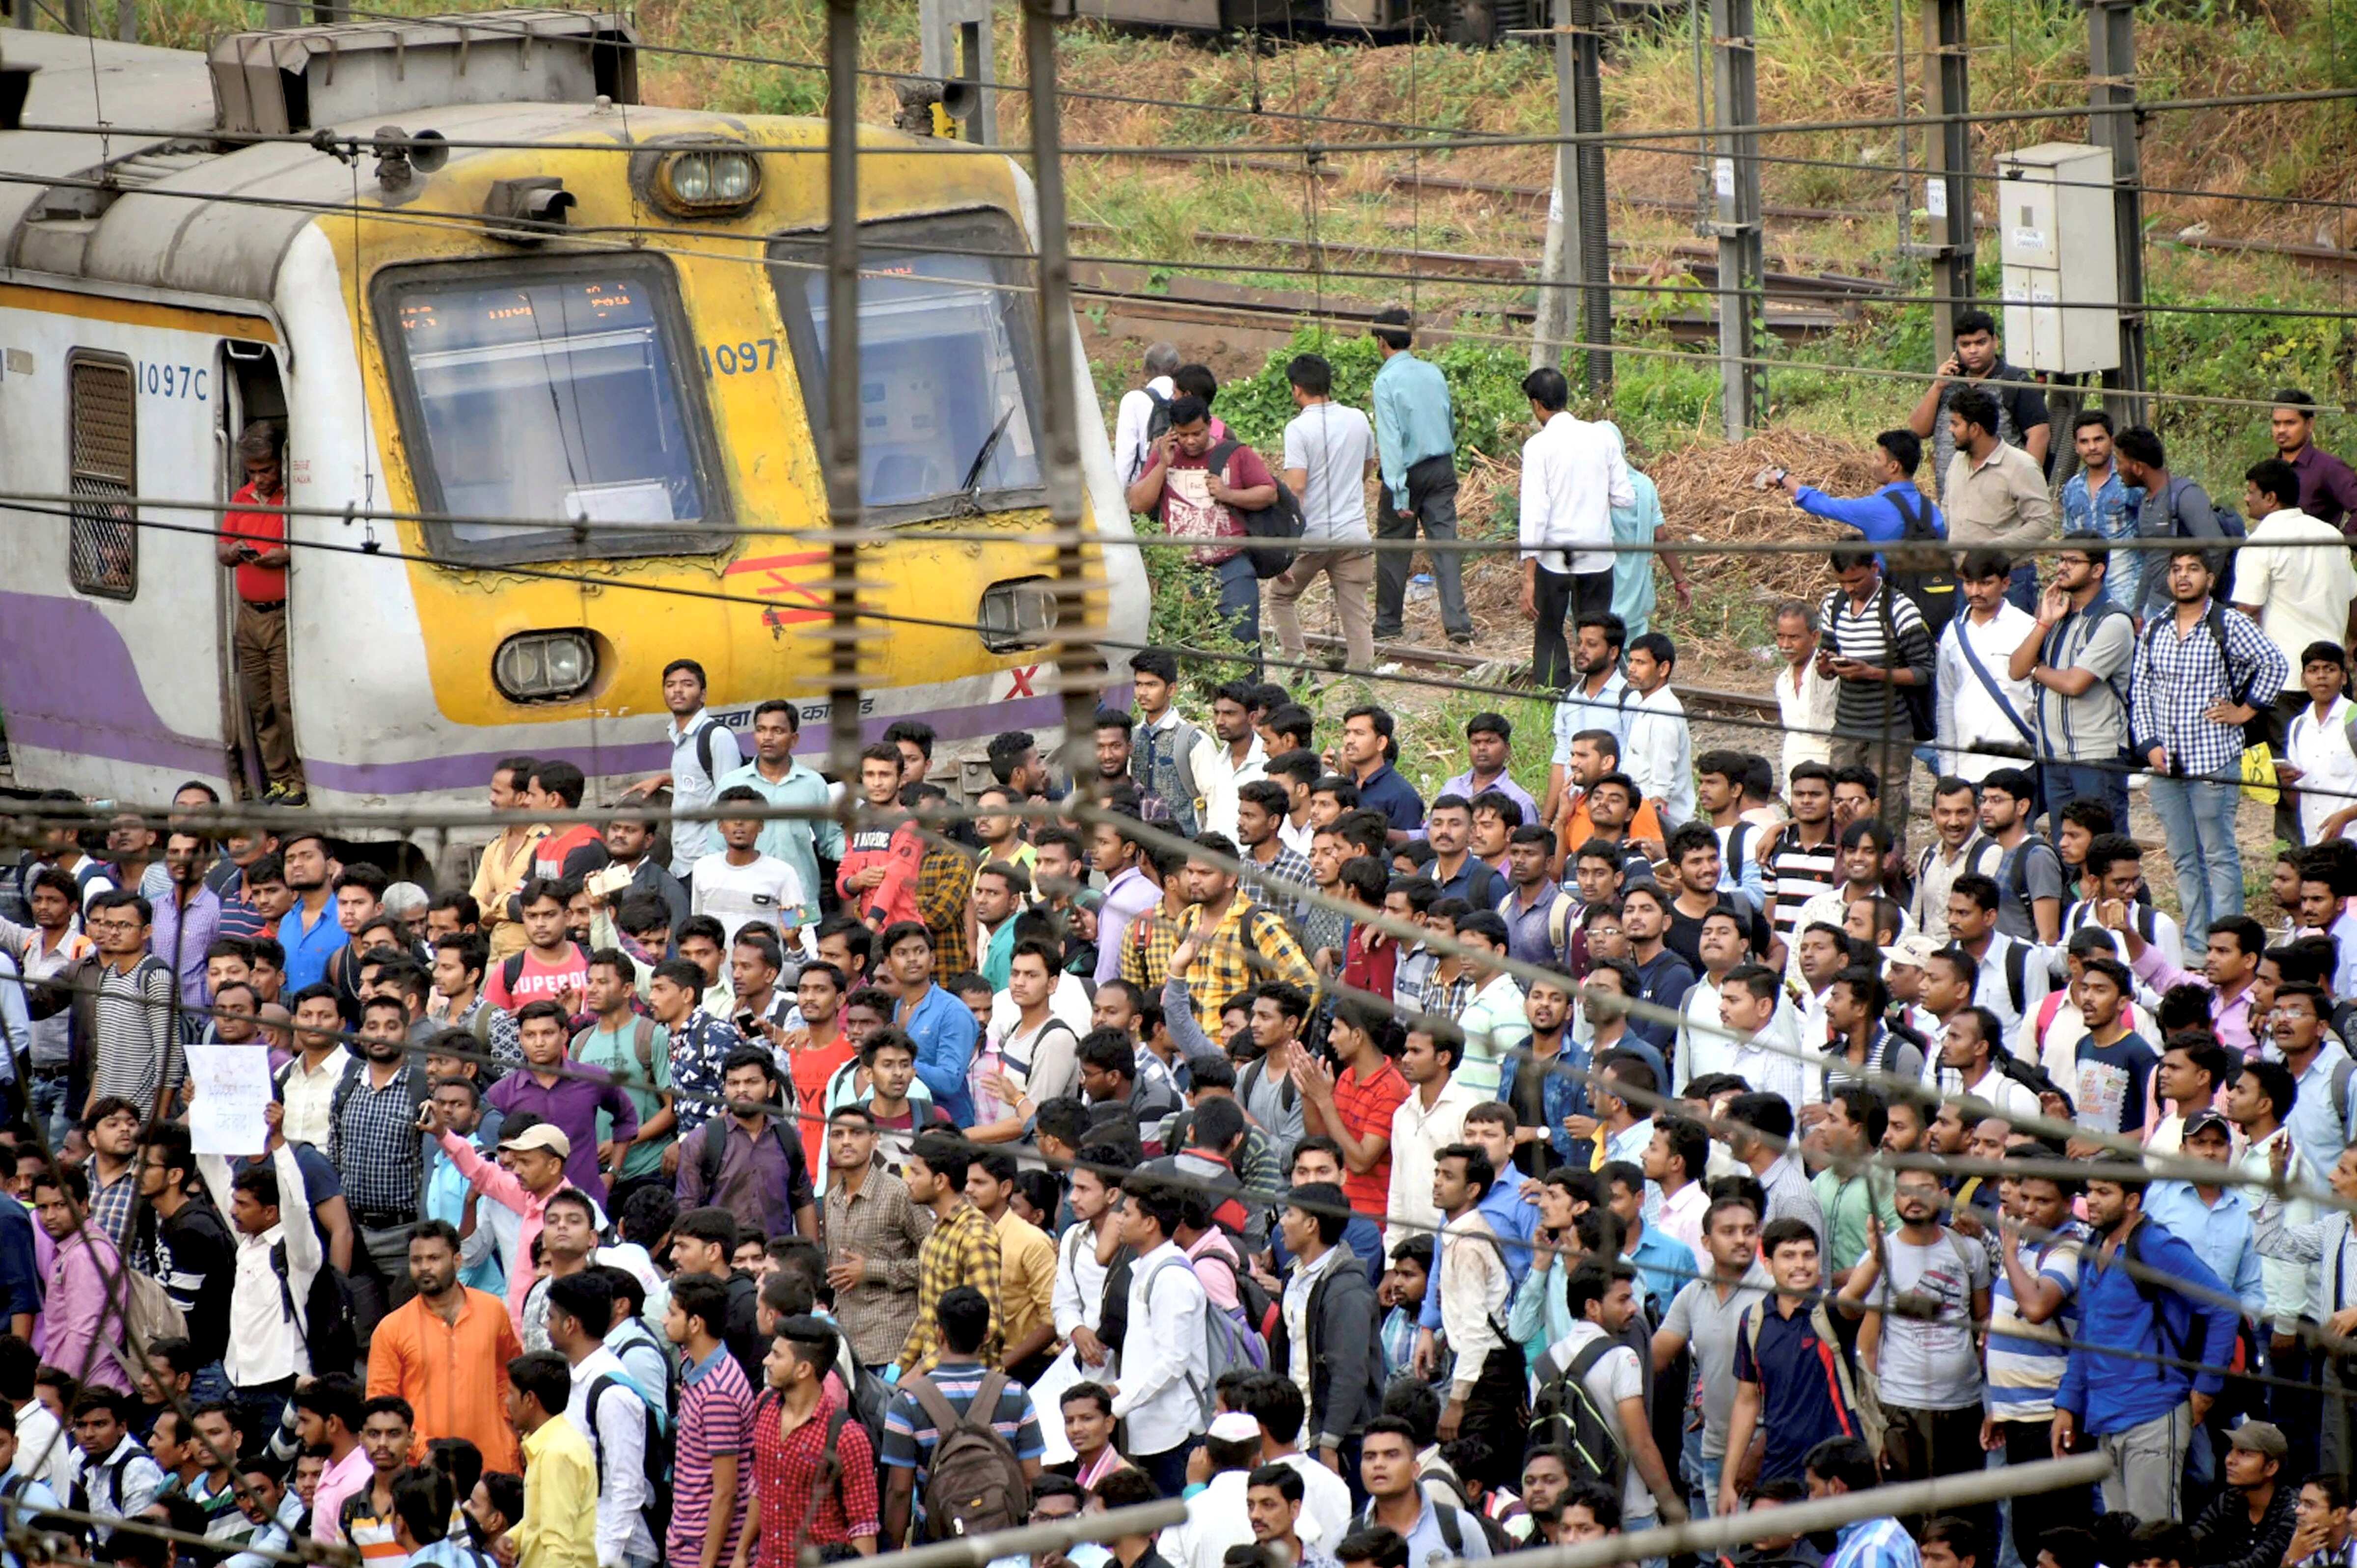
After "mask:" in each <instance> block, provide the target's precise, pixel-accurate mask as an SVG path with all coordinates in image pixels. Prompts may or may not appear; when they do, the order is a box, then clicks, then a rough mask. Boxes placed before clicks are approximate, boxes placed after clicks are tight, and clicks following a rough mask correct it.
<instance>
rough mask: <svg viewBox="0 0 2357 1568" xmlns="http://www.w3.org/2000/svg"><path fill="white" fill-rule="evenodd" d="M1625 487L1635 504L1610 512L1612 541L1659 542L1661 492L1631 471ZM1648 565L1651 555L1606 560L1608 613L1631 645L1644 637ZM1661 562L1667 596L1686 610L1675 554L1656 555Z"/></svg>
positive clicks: (1650, 600) (1689, 595)
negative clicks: (1631, 489)
mask: <svg viewBox="0 0 2357 1568" xmlns="http://www.w3.org/2000/svg"><path fill="white" fill-rule="evenodd" d="M1629 483H1630V484H1631V486H1633V487H1635V489H1636V491H1637V500H1636V504H1635V505H1633V506H1616V507H1614V508H1613V509H1612V542H1613V543H1615V544H1642V545H1650V544H1656V543H1659V542H1661V541H1662V540H1663V539H1665V538H1667V537H1668V535H1669V532H1670V525H1669V522H1668V521H1667V520H1666V519H1664V518H1663V516H1662V492H1661V491H1660V490H1659V489H1656V488H1655V487H1654V484H1653V481H1652V480H1651V479H1649V478H1646V477H1645V476H1644V475H1643V474H1641V473H1639V472H1638V471H1637V470H1636V469H1635V468H1634V467H1631V469H1630V470H1629ZM1653 560H1654V556H1653V553H1652V551H1651V550H1622V551H1619V552H1617V553H1615V554H1614V555H1613V557H1612V613H1613V614H1614V615H1617V616H1619V617H1620V624H1621V625H1622V626H1623V627H1624V628H1627V630H1628V634H1629V640H1630V641H1631V642H1634V641H1636V640H1637V639H1639V638H1641V637H1642V636H1644V635H1645V631H1646V628H1647V627H1649V626H1650V625H1651V624H1652V618H1653V605H1654V602H1655V595H1654V592H1653ZM1661 562H1662V564H1663V565H1664V566H1667V567H1668V568H1669V570H1670V591H1671V592H1672V593H1674V594H1675V595H1676V596H1677V599H1678V606H1679V607H1680V608H1682V609H1691V608H1692V607H1694V592H1693V590H1692V589H1690V588H1689V587H1687V585H1686V573H1685V566H1684V562H1683V561H1682V560H1681V558H1680V557H1678V556H1675V555H1664V556H1662V557H1661Z"/></svg>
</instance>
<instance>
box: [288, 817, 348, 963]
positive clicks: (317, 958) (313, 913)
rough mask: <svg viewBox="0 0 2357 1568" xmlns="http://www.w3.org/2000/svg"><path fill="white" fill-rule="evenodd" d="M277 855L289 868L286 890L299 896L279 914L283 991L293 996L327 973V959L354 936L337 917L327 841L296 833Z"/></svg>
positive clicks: (316, 836)
mask: <svg viewBox="0 0 2357 1568" xmlns="http://www.w3.org/2000/svg"><path fill="white" fill-rule="evenodd" d="M278 856H279V859H280V860H281V861H283V862H284V863H285V867H286V890H287V891H288V892H290V893H292V894H294V895H295V907H294V908H291V909H289V910H287V911H286V913H285V914H284V915H282V916H280V917H279V919H278V945H279V946H280V947H282V948H285V950H286V962H285V966H284V968H283V970H282V974H283V975H284V979H283V980H282V981H281V983H280V985H279V993H280V994H281V995H285V996H292V995H294V994H295V993H296V992H298V991H300V990H302V989H303V988H304V987H305V986H307V985H317V984H318V983H319V982H321V981H322V980H325V979H326V978H327V977H328V959H330V958H331V957H333V956H334V955H335V951H336V950H337V949H338V948H339V947H342V946H344V945H345V944H346V943H347V942H349V941H350V940H351V933H350V932H349V931H347V930H345V929H344V928H343V924H342V922H341V921H339V920H338V919H337V918H336V889H335V878H334V876H333V875H332V874H331V873H330V872H329V870H328V841H327V840H325V839H323V838H321V837H320V836H319V835H318V834H317V833H315V832H307V831H306V832H296V833H294V834H292V835H290V836H289V837H288V838H287V839H286V841H285V843H281V844H280V845H279V846H278Z"/></svg>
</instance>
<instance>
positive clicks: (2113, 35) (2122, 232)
mask: <svg viewBox="0 0 2357 1568" xmlns="http://www.w3.org/2000/svg"><path fill="white" fill-rule="evenodd" d="M2087 77H2088V81H2089V97H2088V105H2087V139H2088V140H2089V141H2090V142H2092V143H2093V144H2094V145H2096V146H2099V147H2108V148H2109V149H2111V154H2112V217H2113V243H2114V244H2115V246H2116V247H2117V249H2118V252H2119V263H2118V265H2119V285H2118V286H2119V293H2118V295H2116V296H2115V297H2116V298H2117V299H2118V301H2119V306H2120V368H2119V369H2118V370H2116V371H2104V372H2103V377H2104V389H2105V390H2106V391H2107V392H2112V393H2114V394H2115V396H2114V397H2113V398H2107V399H2106V400H2105V401H2106V402H2110V403H2115V408H2114V411H2113V413H2114V417H2115V418H2116V419H2117V420H2118V421H2119V422H2120V423H2121V424H2133V423H2141V421H2142V418H2143V415H2142V413H2140V408H2141V405H2142V394H2143V392H2144V390H2145V379H2144V368H2145V359H2144V348H2145V346H2144V186H2143V171H2142V168H2141V166H2140V165H2139V163H2138V160H2137V156H2136V151H2137V149H2136V118H2137V116H2136V5H2135V0H2087Z"/></svg>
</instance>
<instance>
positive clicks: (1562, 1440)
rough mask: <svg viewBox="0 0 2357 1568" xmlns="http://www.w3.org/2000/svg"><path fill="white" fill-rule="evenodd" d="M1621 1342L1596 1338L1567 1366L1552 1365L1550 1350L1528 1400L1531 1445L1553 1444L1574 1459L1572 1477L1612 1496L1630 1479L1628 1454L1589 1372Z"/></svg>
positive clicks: (1553, 1362)
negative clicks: (1533, 1394) (1535, 1391)
mask: <svg viewBox="0 0 2357 1568" xmlns="http://www.w3.org/2000/svg"><path fill="white" fill-rule="evenodd" d="M1619 1348H1620V1341H1619V1340H1618V1339H1612V1338H1598V1339H1597V1340H1595V1341H1594V1342H1593V1343H1591V1344H1589V1345H1587V1346H1586V1347H1585V1348H1582V1349H1581V1350H1580V1352H1579V1354H1578V1355H1577V1356H1575V1357H1573V1358H1572V1360H1571V1365H1570V1366H1568V1367H1556V1366H1555V1356H1554V1354H1553V1353H1552V1352H1550V1353H1549V1354H1548V1355H1547V1356H1546V1357H1545V1358H1544V1359H1543V1360H1542V1361H1541V1363H1540V1366H1539V1391H1538V1397H1537V1398H1536V1399H1534V1400H1533V1401H1532V1402H1531V1426H1530V1445H1531V1446H1532V1447H1534V1448H1535V1447H1539V1446H1541V1445H1543V1444H1557V1445H1559V1446H1561V1447H1562V1448H1564V1449H1566V1451H1567V1452H1569V1454H1570V1455H1571V1457H1572V1461H1573V1472H1572V1478H1573V1479H1574V1480H1582V1479H1585V1480H1590V1481H1594V1482H1596V1483H1597V1484H1598V1485H1599V1486H1601V1487H1605V1488H1606V1489H1607V1490H1608V1491H1609V1492H1611V1494H1612V1495H1613V1496H1614V1497H1616V1498H1617V1497H1619V1496H1620V1487H1621V1484H1622V1483H1623V1482H1624V1481H1626V1480H1627V1479H1628V1477H1629V1456H1628V1455H1626V1454H1624V1453H1622V1452H1621V1448H1620V1439H1619V1438H1618V1437H1616V1436H1614V1435H1613V1433H1612V1423H1611V1421H1610V1420H1609V1418H1608V1417H1607V1416H1606V1415H1605V1413H1604V1410H1603V1407H1602V1406H1600V1405H1598V1403H1597V1402H1596V1396H1595V1395H1594V1394H1592V1393H1590V1392H1589V1391H1588V1389H1587V1374H1588V1373H1589V1372H1590V1371H1591V1370H1593V1369H1595V1366H1596V1363H1597V1362H1598V1361H1600V1360H1602V1359H1604V1358H1605V1356H1606V1355H1607V1354H1609V1352H1611V1351H1613V1350H1616V1349H1619Z"/></svg>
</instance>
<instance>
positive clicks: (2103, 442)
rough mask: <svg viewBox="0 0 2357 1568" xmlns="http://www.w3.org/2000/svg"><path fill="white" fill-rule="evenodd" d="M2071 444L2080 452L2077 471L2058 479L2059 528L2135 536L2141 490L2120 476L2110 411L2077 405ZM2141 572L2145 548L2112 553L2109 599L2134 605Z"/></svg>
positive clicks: (2109, 536) (2139, 593)
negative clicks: (2059, 496) (2113, 453)
mask: <svg viewBox="0 0 2357 1568" xmlns="http://www.w3.org/2000/svg"><path fill="white" fill-rule="evenodd" d="M2071 445H2072V447H2073V448H2074V449H2075V450H2076V451H2077V452H2078V454H2079V471H2078V472H2077V473H2075V474H2073V475H2072V476H2071V477H2070V478H2067V479H2065V480H2063V481H2062V532H2064V533H2066V534H2067V533H2096V534H2101V535H2102V536H2103V537H2104V538H2105V539H2134V538H2135V537H2136V522H2137V514H2138V511H2139V510H2140V509H2141V507H2142V505H2143V502H2144V490H2143V489H2142V488H2141V487H2139V486H2136V485H2131V484H2129V483H2128V482H2127V480H2126V479H2125V478H2121V477H2120V468H2119V465H2118V464H2117V463H2116V462H2115V461H2113V458H2112V416H2111V415H2110V414H2108V413H2104V411H2103V410H2102V409H2100V408H2088V409H2082V410H2080V412H2079V416H2078V417H2077V418H2076V419H2073V420H2072V422H2071ZM2144 572H2145V555H2144V553H2143V552H2141V551H2136V550H2123V551H2120V552H2119V553H2116V554H2115V555H2114V556H2113V557H2112V559H2111V569H2110V571H2109V572H2108V573H2106V574H2105V576H2104V591H2105V592H2106V593H2108V594H2110V595H2111V596H2112V602H2113V603H2115V604H2120V605H2126V606H2128V607H2131V608H2133V607H2135V606H2136V604H2137V603H2138V602H2139V601H2140V599H2141V596H2142V595H2143V592H2144Z"/></svg>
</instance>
